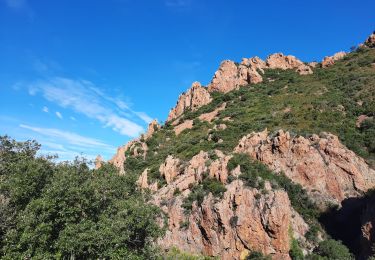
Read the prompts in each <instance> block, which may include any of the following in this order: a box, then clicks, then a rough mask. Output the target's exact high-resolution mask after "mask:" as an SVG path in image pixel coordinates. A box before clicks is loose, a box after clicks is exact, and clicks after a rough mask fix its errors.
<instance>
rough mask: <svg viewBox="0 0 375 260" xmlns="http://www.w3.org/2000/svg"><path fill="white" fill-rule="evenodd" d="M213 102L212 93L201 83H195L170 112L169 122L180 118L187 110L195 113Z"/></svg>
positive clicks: (180, 97)
mask: <svg viewBox="0 0 375 260" xmlns="http://www.w3.org/2000/svg"><path fill="white" fill-rule="evenodd" d="M211 101H212V98H211V95H210V93H209V92H208V91H207V89H206V88H204V87H202V86H201V84H200V83H199V82H194V83H193V84H192V86H191V88H190V89H189V90H188V91H187V92H186V93H183V94H181V95H180V96H179V98H178V101H177V105H176V106H175V107H174V108H173V109H172V110H171V111H170V112H169V115H168V119H167V121H171V120H173V119H176V118H178V117H179V116H180V115H182V114H183V113H184V112H185V111H186V110H192V111H195V110H197V109H198V108H199V107H201V106H204V105H206V104H208V103H210V102H211Z"/></svg>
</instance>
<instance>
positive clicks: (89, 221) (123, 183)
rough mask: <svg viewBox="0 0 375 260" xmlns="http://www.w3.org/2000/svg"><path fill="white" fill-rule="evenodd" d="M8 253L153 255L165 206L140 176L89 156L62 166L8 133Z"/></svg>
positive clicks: (4, 155)
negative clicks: (155, 202)
mask: <svg viewBox="0 0 375 260" xmlns="http://www.w3.org/2000/svg"><path fill="white" fill-rule="evenodd" d="M0 140H1V143H0V144H1V147H0V151H1V153H0V162H1V164H0V168H1V178H2V182H1V184H0V188H1V190H0V191H1V194H0V198H1V201H0V206H1V209H5V210H4V211H1V215H0V216H1V224H2V226H1V241H2V244H1V251H0V253H1V256H2V258H4V259H29V258H36V259H53V258H64V259H67V258H78V259H94V258H102V259H103V258H117V259H120V258H121V259H153V258H155V257H156V256H157V254H158V252H157V251H156V249H155V247H154V246H153V244H152V243H153V241H155V239H156V238H158V237H159V236H161V235H162V234H163V229H162V228H160V227H159V225H158V224H157V223H156V219H158V218H162V217H163V216H162V214H161V212H160V210H159V209H158V208H157V207H155V206H151V205H149V204H146V199H147V198H146V197H145V195H144V194H142V193H141V192H140V191H138V190H137V188H136V187H137V186H136V185H135V181H136V179H137V177H136V176H135V175H133V174H129V175H126V176H120V175H119V174H118V172H117V171H116V169H115V168H114V167H113V166H111V165H107V164H104V165H103V167H101V168H100V169H99V170H91V169H90V168H89V167H88V166H87V163H86V161H85V160H78V159H77V160H75V161H74V162H72V163H68V162H65V163H60V164H55V163H53V162H52V161H51V160H50V159H51V158H43V157H38V156H37V155H36V154H37V151H38V149H39V147H40V146H39V145H38V144H37V143H35V142H32V141H31V142H30V141H28V142H24V143H20V142H15V141H14V140H11V139H10V138H8V137H2V138H1V139H0Z"/></svg>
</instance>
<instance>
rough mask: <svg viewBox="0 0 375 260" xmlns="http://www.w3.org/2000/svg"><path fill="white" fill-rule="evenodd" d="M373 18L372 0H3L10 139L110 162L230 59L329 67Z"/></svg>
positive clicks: (374, 24) (0, 81) (2, 120)
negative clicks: (279, 55) (287, 59)
mask: <svg viewBox="0 0 375 260" xmlns="http://www.w3.org/2000/svg"><path fill="white" fill-rule="evenodd" d="M374 10H375V1H373V0H365V1H350V0H348V1H342V0H341V1H337V0H332V1H328V0H324V1H323V0H316V1H300V0H299V1H283V0H273V1H249V0H247V1H245V0H237V1H236V0H234V1H224V0H215V1H214V0H206V1H205V0H148V1H146V0H106V1H99V0H92V1H88V0H64V1H57V0H56V1H50V0H38V1H36V0H0V98H1V99H0V135H4V134H8V135H10V136H11V137H13V138H16V139H18V140H26V139H37V140H38V141H39V142H40V143H41V144H42V145H43V151H44V152H45V153H58V154H59V155H60V158H61V159H72V158H74V156H76V155H78V154H82V155H84V156H86V157H87V158H89V159H92V158H94V157H95V156H96V155H97V154H102V155H103V156H104V158H106V159H109V158H110V157H111V156H112V155H113V153H114V152H115V150H116V147H117V146H120V145H122V144H124V143H126V142H127V141H128V140H129V139H131V138H134V137H136V136H137V135H138V134H139V133H140V132H143V131H144V130H145V129H146V127H147V122H149V121H150V120H151V119H153V118H157V119H158V120H159V121H164V120H165V119H166V117H167V114H168V112H169V110H170V108H171V107H172V106H174V105H175V103H176V100H177V97H178V95H179V94H180V93H181V92H183V91H185V90H186V89H188V88H189V86H190V85H191V83H192V82H193V81H200V82H201V83H202V84H204V85H205V84H208V83H209V81H210V80H211V78H212V76H213V74H214V72H215V71H216V69H217V68H218V66H219V64H220V62H221V61H222V60H225V59H231V60H235V61H240V60H241V58H242V57H252V56H259V57H261V58H265V57H266V56H267V55H269V54H271V53H274V52H283V53H284V54H292V55H295V56H297V57H298V58H300V59H301V60H304V61H313V60H318V61H319V60H321V59H322V58H323V57H324V56H326V55H331V54H333V53H335V52H337V51H341V50H344V51H347V50H349V48H350V47H351V46H353V45H357V44H358V43H360V42H362V41H364V39H365V38H366V37H367V36H368V35H369V34H370V33H371V32H372V31H373V30H375V12H374Z"/></svg>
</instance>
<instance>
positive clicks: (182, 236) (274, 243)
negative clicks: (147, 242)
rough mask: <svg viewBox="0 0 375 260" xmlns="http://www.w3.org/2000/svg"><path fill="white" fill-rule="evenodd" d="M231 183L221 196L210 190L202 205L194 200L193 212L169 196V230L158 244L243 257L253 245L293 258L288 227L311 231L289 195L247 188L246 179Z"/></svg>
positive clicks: (204, 252) (211, 254) (216, 254)
mask: <svg viewBox="0 0 375 260" xmlns="http://www.w3.org/2000/svg"><path fill="white" fill-rule="evenodd" d="M226 188H227V191H226V192H225V193H224V196H223V198H222V199H221V200H219V201H218V200H217V199H215V198H214V197H213V196H212V195H209V196H207V197H205V199H204V201H203V202H202V204H201V206H198V205H197V203H195V204H193V208H192V212H191V214H190V215H188V216H186V215H185V214H184V210H183V208H182V207H181V204H182V200H181V197H177V198H173V199H171V200H169V201H168V204H167V205H165V206H163V210H164V211H165V212H168V213H169V220H168V231H167V234H166V236H165V237H164V238H163V239H161V240H160V241H159V244H160V245H161V246H162V247H164V248H170V247H173V246H176V247H178V248H180V249H181V250H184V251H188V252H196V253H203V254H204V255H209V256H220V257H221V258H222V259H239V258H240V257H241V256H244V255H246V254H247V253H248V252H249V251H254V250H256V251H260V252H263V253H265V254H272V255H273V256H274V258H275V259H290V257H289V249H290V242H289V241H290V234H289V230H290V229H292V230H302V232H306V231H307V227H306V224H305V223H304V222H303V220H301V218H300V217H299V216H298V214H295V212H293V209H292V208H291V206H290V202H289V199H288V195H287V194H286V193H285V192H284V191H280V190H278V191H273V190H269V191H268V192H267V194H265V195H264V194H262V193H261V192H260V191H258V190H256V189H248V188H245V187H244V185H243V183H242V181H234V182H232V183H231V184H229V185H227V186H226ZM184 224H185V226H182V225H184ZM301 235H304V234H301Z"/></svg>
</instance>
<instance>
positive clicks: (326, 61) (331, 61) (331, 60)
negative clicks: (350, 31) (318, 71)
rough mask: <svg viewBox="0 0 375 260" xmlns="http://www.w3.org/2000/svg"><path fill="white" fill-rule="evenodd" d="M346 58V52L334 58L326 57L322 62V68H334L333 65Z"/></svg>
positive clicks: (341, 52) (335, 55)
mask: <svg viewBox="0 0 375 260" xmlns="http://www.w3.org/2000/svg"><path fill="white" fill-rule="evenodd" d="M345 56H346V52H344V51H340V52H338V53H335V54H334V55H333V56H326V57H324V59H323V60H322V67H323V68H326V67H329V66H332V65H333V64H335V62H336V61H338V60H341V59H342V58H344V57H345Z"/></svg>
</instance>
